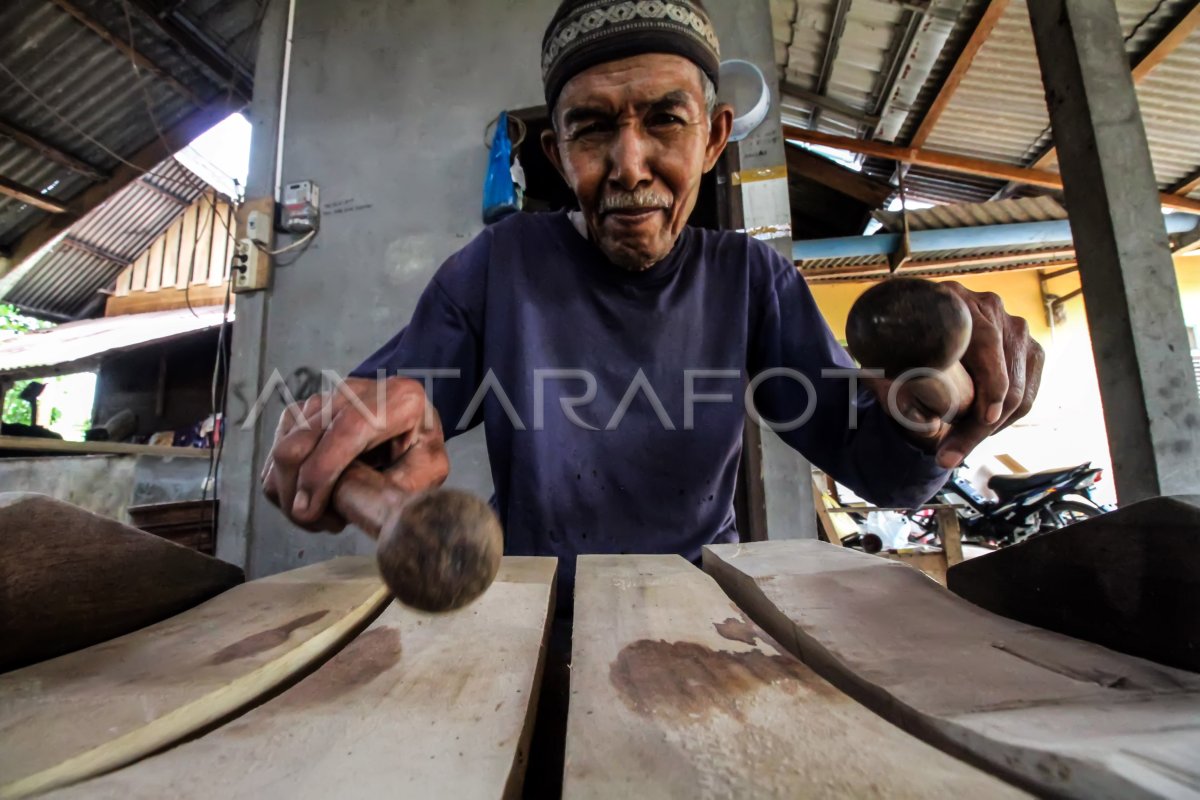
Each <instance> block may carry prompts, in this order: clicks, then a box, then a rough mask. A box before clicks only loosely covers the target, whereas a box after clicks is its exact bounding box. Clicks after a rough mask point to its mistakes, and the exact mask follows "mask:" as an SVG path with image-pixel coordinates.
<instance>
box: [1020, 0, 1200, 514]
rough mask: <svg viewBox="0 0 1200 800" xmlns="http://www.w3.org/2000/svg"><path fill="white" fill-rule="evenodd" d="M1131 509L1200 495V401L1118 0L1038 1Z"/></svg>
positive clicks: (1116, 455)
mask: <svg viewBox="0 0 1200 800" xmlns="http://www.w3.org/2000/svg"><path fill="white" fill-rule="evenodd" d="M1029 16H1030V20H1031V22H1032V25H1033V36H1034V41H1035V43H1036V45H1037V52H1038V60H1039V61H1040V63H1041V70H1042V80H1043V82H1044V84H1045V88H1046V103H1047V105H1048V107H1049V110H1050V121H1051V124H1052V126H1053V129H1054V143H1055V146H1056V147H1057V148H1058V160H1059V166H1060V169H1061V171H1062V175H1063V181H1064V184H1065V192H1066V198H1067V208H1068V210H1069V212H1070V217H1071V229H1072V232H1073V234H1074V239H1075V250H1076V253H1077V254H1078V257H1079V271H1080V276H1081V278H1082V282H1083V292H1084V299H1085V300H1086V303H1087V315H1088V325H1089V327H1090V328H1091V337H1092V348H1093V351H1094V353H1095V356H1096V371H1097V374H1098V377H1099V379H1100V395H1101V399H1102V401H1103V404H1104V419H1105V423H1106V425H1107V427H1108V439H1109V448H1110V450H1111V452H1112V460H1113V471H1114V472H1115V475H1114V478H1115V480H1116V485H1117V494H1118V496H1119V498H1120V501H1121V503H1122V504H1126V503H1132V502H1136V501H1138V500H1143V499H1146V498H1148V497H1154V496H1158V495H1169V494H1193V493H1196V492H1200V400H1198V399H1197V396H1196V383H1195V378H1194V377H1193V375H1192V365H1191V361H1190V358H1189V351H1188V340H1187V332H1186V330H1185V328H1184V322H1183V312H1182V310H1181V308H1180V304H1179V287H1178V285H1177V283H1176V279H1175V268H1174V265H1173V264H1172V262H1171V253H1170V249H1169V247H1168V243H1167V235H1166V231H1165V230H1164V228H1163V221H1162V214H1161V211H1160V208H1159V201H1158V187H1157V185H1156V183H1155V179H1154V171H1153V168H1152V165H1151V163H1150V150H1149V147H1148V146H1147V144H1146V131H1145V129H1144V128H1143V126H1142V117H1141V112H1140V111H1139V109H1138V104H1137V95H1136V93H1135V92H1134V86H1133V79H1132V76H1131V74H1130V71H1129V59H1128V57H1127V56H1126V53H1125V46H1124V40H1123V38H1122V33H1121V26H1120V23H1119V20H1118V17H1117V11H1116V8H1115V6H1114V5H1113V2H1112V0H1037V2H1030V3H1029Z"/></svg>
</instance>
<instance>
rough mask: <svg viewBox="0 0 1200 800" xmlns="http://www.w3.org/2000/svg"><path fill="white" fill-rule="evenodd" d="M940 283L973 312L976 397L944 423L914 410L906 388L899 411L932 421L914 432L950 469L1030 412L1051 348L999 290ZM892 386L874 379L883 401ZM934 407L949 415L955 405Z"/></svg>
mask: <svg viewBox="0 0 1200 800" xmlns="http://www.w3.org/2000/svg"><path fill="white" fill-rule="evenodd" d="M941 286H942V287H945V288H946V289H949V290H950V291H952V292H954V294H956V295H958V296H959V297H960V298H962V300H963V301H964V302H965V303H966V305H967V308H968V309H969V310H970V312H971V323H972V328H971V340H970V344H969V345H968V346H967V350H966V353H964V354H963V356H962V359H961V363H962V366H963V367H964V368H965V369H966V371H967V374H968V375H969V376H970V379H971V383H972V384H973V389H974V399H972V400H971V401H970V404H969V405H968V406H967V407H966V408H965V409H963V410H962V412H961V413H960V414H959V415H958V416H957V417H956V418H954V419H952V420H951V422H949V423H941V422H939V421H938V420H936V419H935V420H930V419H929V418H928V416H927V415H926V414H923V413H921V412H915V413H914V411H915V407H916V406H915V405H914V403H913V402H912V398H911V395H910V393H909V392H908V391H901V392H900V394H899V396H898V398H897V399H898V406H899V408H898V409H897V412H898V413H900V414H902V415H904V416H905V417H908V418H909V419H911V420H913V421H914V422H921V423H924V424H926V425H928V429H927V430H926V431H923V432H922V433H921V434H919V435H917V436H916V437H915V438H916V439H917V441H918V442H919V443H920V444H922V445H923V446H926V447H928V448H930V449H931V450H933V449H936V451H937V458H938V463H939V464H940V465H941V466H943V467H945V468H947V469H950V468H953V467H957V466H958V465H959V464H961V463H962V461H963V459H964V458H966V456H967V455H968V454H969V453H970V452H971V451H972V450H974V449H975V447H976V446H977V445H978V444H979V443H980V442H982V441H983V440H984V439H986V438H987V437H989V436H991V435H992V434H993V433H996V432H997V431H999V430H1002V429H1003V428H1006V427H1008V426H1009V425H1011V424H1012V423H1014V422H1016V421H1017V420H1019V419H1020V418H1021V417H1023V416H1025V415H1026V414H1028V413H1029V409H1030V408H1031V407H1032V406H1033V401H1034V398H1035V397H1037V392H1038V386H1039V385H1040V384H1041V381H1042V365H1043V364H1044V362H1045V360H1046V354H1045V351H1044V350H1043V349H1042V346H1041V345H1039V344H1038V343H1037V342H1036V341H1034V339H1033V337H1032V336H1030V335H1029V325H1028V323H1026V322H1025V320H1024V319H1022V318H1020V317H1014V316H1012V315H1011V314H1009V313H1008V312H1006V311H1005V310H1004V303H1003V301H1002V300H1001V299H1000V297H999V295H996V294H994V293H992V292H985V293H979V292H972V291H971V290H969V289H967V288H966V287H964V286H963V285H962V284H960V283H956V282H952V281H951V282H945V283H942V284H941ZM890 386H891V382H890V381H879V382H878V383H876V384H875V386H874V389H875V392H876V394H878V396H879V398H880V402H883V403H886V402H887V391H888V389H889V388H890ZM931 410H933V411H936V412H939V413H944V414H945V416H947V417H949V416H950V413H947V412H950V411H951V410H950V409H948V408H947V409H931Z"/></svg>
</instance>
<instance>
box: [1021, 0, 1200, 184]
mask: <svg viewBox="0 0 1200 800" xmlns="http://www.w3.org/2000/svg"><path fill="white" fill-rule="evenodd" d="M1197 27H1200V2H1197V3H1196V4H1195V5H1194V6H1193V7H1192V10H1191V11H1189V12H1188V13H1186V14H1184V15H1183V18H1182V19H1180V20H1179V22H1177V23H1176V24H1175V26H1174V27H1172V28H1171V29H1170V30H1169V31H1167V32H1166V34H1165V35H1164V36H1163V37H1162V38H1161V39H1159V40H1158V42H1157V43H1156V44H1155V45H1154V47H1152V48H1150V52H1148V53H1146V54H1145V55H1144V56H1142V57H1141V58H1140V59H1138V62H1137V64H1135V65H1134V67H1133V70H1132V72H1133V82H1134V83H1135V84H1137V83H1141V82H1142V79H1143V78H1145V77H1146V76H1147V75H1149V74H1150V73H1151V72H1153V71H1154V68H1155V67H1157V66H1158V65H1159V64H1161V63H1162V62H1163V60H1164V59H1166V57H1167V56H1169V55H1171V53H1173V52H1175V49H1176V48H1177V47H1179V45H1181V44H1183V42H1184V41H1185V40H1186V39H1187V38H1188V37H1189V36H1191V34H1192V31H1194V30H1196V28H1197ZM1057 157H1058V151H1057V150H1056V148H1054V147H1053V146H1051V147H1050V149H1049V150H1047V151H1046V152H1045V153H1042V155H1041V157H1039V158H1038V160H1037V161H1035V162H1033V165H1032V166H1033V167H1034V168H1035V169H1042V168H1044V167H1045V166H1046V165H1047V164H1049V163H1051V162H1052V161H1054V160H1055V159H1056V158H1057ZM1197 183H1200V177H1198V178H1197ZM1193 188H1195V187H1193ZM1188 191H1191V189H1189V190H1188ZM1187 193H1188V192H1178V191H1176V192H1174V194H1187Z"/></svg>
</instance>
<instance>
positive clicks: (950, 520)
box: [934, 508, 963, 568]
mask: <svg viewBox="0 0 1200 800" xmlns="http://www.w3.org/2000/svg"><path fill="white" fill-rule="evenodd" d="M934 513H935V514H936V515H937V524H938V534H939V535H940V536H941V537H942V550H943V551H944V552H945V553H946V567H947V568H949V567H953V566H954V565H955V564H958V563H961V562H962V560H963V549H962V538H961V537H960V535H959V529H958V512H957V511H955V510H954V509H953V508H939V509H938V510H937V511H935V512H934Z"/></svg>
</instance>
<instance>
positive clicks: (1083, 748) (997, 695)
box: [704, 541, 1200, 798]
mask: <svg viewBox="0 0 1200 800" xmlns="http://www.w3.org/2000/svg"><path fill="white" fill-rule="evenodd" d="M983 558H984V559H986V558H989V556H984V557H983ZM704 567H705V570H706V571H708V572H709V573H710V574H711V575H713V576H714V577H715V578H716V579H717V581H718V582H719V583H720V584H721V586H722V588H724V589H725V591H726V592H728V593H729V595H730V596H731V597H732V598H734V600H735V602H737V604H738V605H739V606H740V607H741V608H742V609H743V610H745V611H746V613H747V614H749V615H750V617H751V618H752V619H754V620H755V621H756V622H758V623H759V624H761V625H762V626H763V627H764V628H765V629H766V630H767V632H768V633H770V634H771V635H772V636H774V637H775V638H776V639H778V640H779V641H781V642H784V643H786V644H787V646H788V647H789V649H791V650H792V651H793V652H796V653H798V654H799V655H800V657H801V658H802V659H804V662H805V663H806V664H808V665H810V666H811V667H813V669H815V670H817V671H818V672H819V673H821V674H822V675H823V676H825V677H827V678H828V679H829V680H831V681H833V682H834V683H835V684H836V685H838V686H839V687H840V688H841V689H843V690H844V691H846V692H848V693H849V694H851V695H852V696H854V697H855V698H857V699H858V700H860V701H862V702H863V703H864V704H866V705H867V706H869V707H871V708H873V709H875V710H876V711H877V712H879V713H880V714H882V715H884V716H885V717H887V718H888V719H890V720H891V721H892V722H895V723H896V724H897V725H900V726H901V727H904V728H906V729H907V730H910V731H912V732H914V733H916V734H917V735H918V736H921V737H922V738H925V739H926V740H927V741H930V742H931V743H934V744H936V745H937V746H939V747H943V748H946V749H948V750H950V751H952V752H957V753H963V754H965V755H969V757H970V758H971V759H972V760H974V761H976V762H978V763H983V764H987V765H988V766H989V769H991V770H993V771H995V772H996V773H997V774H1000V775H1005V776H1007V777H1009V778H1010V779H1012V780H1014V781H1020V782H1021V783H1023V784H1024V785H1026V786H1028V787H1029V788H1032V789H1034V790H1035V791H1036V792H1037V793H1038V794H1041V795H1046V796H1061V797H1079V798H1093V797H1150V796H1163V797H1167V796H1170V797H1183V796H1194V795H1195V793H1196V791H1197V787H1200V766H1198V765H1200V760H1198V759H1197V754H1198V753H1200V725H1198V724H1197V719H1200V675H1197V674H1195V673H1188V672H1183V671H1181V670H1174V669H1170V668H1168V667H1161V666H1158V665H1156V664H1152V663H1150V662H1148V661H1143V660H1141V659H1138V658H1133V657H1131V656H1125V655H1121V654H1119V653H1114V652H1113V651H1111V650H1106V649H1105V648H1103V647H1100V646H1099V645H1094V644H1089V643H1087V642H1082V641H1079V640H1077V639H1071V638H1068V637H1066V636H1061V635H1059V634H1055V633H1051V632H1049V631H1045V630H1041V629H1039V628H1033V627H1030V626H1028V625H1024V624H1021V623H1017V622H1013V621H1012V620H1008V619H1004V618H1003V617H998V616H996V615H994V614H990V613H988V612H987V611H984V610H983V609H981V608H979V607H977V606H974V605H972V604H970V603H968V602H966V601H964V600H962V599H961V598H959V597H956V596H955V595H953V594H951V593H950V592H948V591H946V590H945V589H943V588H942V587H940V586H939V585H938V584H936V583H935V582H933V581H931V580H929V579H927V578H925V577H924V576H922V575H920V574H919V573H918V572H917V571H916V570H912V569H909V568H907V567H905V566H903V565H901V564H898V563H895V562H892V561H887V560H885V559H881V558H876V557H874V556H869V555H866V554H865V553H861V552H856V551H853V550H849V549H846V548H841V547H832V546H830V545H828V544H825V543H824V542H815V541H777V542H755V543H751V544H746V545H741V546H738V545H719V546H712V547H708V548H705V552H704Z"/></svg>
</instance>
